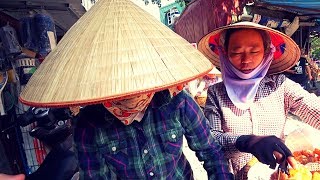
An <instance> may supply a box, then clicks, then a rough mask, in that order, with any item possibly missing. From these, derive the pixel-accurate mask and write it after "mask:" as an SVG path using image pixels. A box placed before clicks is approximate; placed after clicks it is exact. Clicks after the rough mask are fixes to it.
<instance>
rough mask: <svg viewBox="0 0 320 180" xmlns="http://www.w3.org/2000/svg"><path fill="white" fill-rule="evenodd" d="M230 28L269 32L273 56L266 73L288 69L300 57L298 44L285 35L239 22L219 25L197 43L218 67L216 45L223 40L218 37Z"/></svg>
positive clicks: (259, 26)
mask: <svg viewBox="0 0 320 180" xmlns="http://www.w3.org/2000/svg"><path fill="white" fill-rule="evenodd" d="M231 28H251V29H260V30H264V31H266V32H268V33H269V35H270V39H271V43H272V44H273V45H274V46H275V48H276V50H275V52H274V58H273V61H272V63H271V65H270V68H269V70H268V72H267V74H276V73H281V72H284V71H285V70H287V69H290V68H291V67H292V66H294V64H295V63H296V62H297V61H298V60H299V58H300V49H299V47H298V45H297V44H296V43H295V42H294V41H293V40H292V39H291V38H290V37H289V36H287V35H285V34H283V33H281V32H279V31H277V30H274V29H271V28H268V27H266V26H262V25H259V24H256V23H253V22H239V23H235V24H231V25H228V26H223V27H220V28H218V29H216V30H214V31H213V32H211V33H209V34H207V35H205V36H204V37H203V38H202V39H201V40H200V42H199V44H198V49H199V50H200V51H201V52H202V53H203V54H204V55H205V56H206V57H207V58H209V60H210V61H211V62H212V64H213V65H215V66H217V67H220V58H219V50H218V47H219V46H222V47H223V44H222V43H223V42H224V40H223V39H222V38H221V37H220V35H221V34H223V33H224V32H225V30H227V29H231ZM217 42H218V43H217Z"/></svg>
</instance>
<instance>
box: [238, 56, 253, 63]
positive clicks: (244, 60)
mask: <svg viewBox="0 0 320 180" xmlns="http://www.w3.org/2000/svg"><path fill="white" fill-rule="evenodd" d="M250 62H252V56H251V55H250V54H249V53H243V55H242V58H241V63H242V64H248V63H250Z"/></svg>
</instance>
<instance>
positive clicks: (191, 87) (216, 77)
mask: <svg viewBox="0 0 320 180" xmlns="http://www.w3.org/2000/svg"><path fill="white" fill-rule="evenodd" d="M220 81H221V73H220V71H218V70H217V69H215V68H214V69H213V70H211V71H210V72H209V73H208V74H206V75H205V76H203V77H201V78H198V79H196V80H193V81H190V82H189V83H188V85H187V86H185V90H186V91H187V92H189V93H190V94H191V96H192V97H194V99H195V100H196V102H197V103H198V104H199V106H200V107H201V108H204V106H205V103H206V99H207V90H208V88H209V86H211V85H213V84H215V83H218V82H220Z"/></svg>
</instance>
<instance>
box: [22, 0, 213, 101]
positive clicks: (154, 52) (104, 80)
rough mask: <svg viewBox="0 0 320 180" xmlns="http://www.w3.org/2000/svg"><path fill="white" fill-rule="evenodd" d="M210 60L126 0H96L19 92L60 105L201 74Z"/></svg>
mask: <svg viewBox="0 0 320 180" xmlns="http://www.w3.org/2000/svg"><path fill="white" fill-rule="evenodd" d="M212 67H213V66H212V64H211V63H210V61H209V60H208V59H206V58H205V56H204V55H202V53H200V52H199V51H198V50H196V49H195V48H194V47H193V46H192V45H191V44H190V43H188V42H187V41H186V40H184V39H183V38H182V37H180V36H179V35H177V34H176V33H174V32H173V31H172V30H171V29H169V28H168V27H166V26H165V25H163V24H162V23H161V22H159V21H158V20H156V19H155V18H154V17H153V16H151V15H150V14H148V13H147V12H145V11H144V10H142V9H141V8H139V7H138V6H136V5H135V4H134V3H132V2H131V1H129V0H100V1H98V2H97V3H96V4H95V5H94V6H93V7H92V8H91V9H90V10H89V11H88V12H87V13H86V14H84V15H83V16H82V17H81V18H80V19H79V20H78V21H77V22H76V23H75V24H74V25H73V26H72V27H71V28H70V30H69V31H68V32H67V33H66V34H65V36H64V37H63V38H62V39H61V41H60V42H59V44H58V45H57V47H56V48H55V49H54V50H53V51H52V52H51V53H50V54H49V55H48V56H47V57H46V59H45V60H44V62H43V63H42V64H41V65H40V66H39V68H38V69H37V71H36V72H35V73H34V75H33V76H32V77H31V79H30V80H29V82H28V83H27V85H26V87H25V89H24V90H23V91H22V93H21V94H20V100H21V101H22V103H24V104H27V105H29V106H36V107H61V106H73V105H85V104H93V103H100V102H103V101H105V100H110V99H118V98H123V97H126V96H130V95H136V94H141V93H147V92H152V91H160V90H163V89H166V88H168V87H172V86H174V85H177V84H181V83H185V82H188V81H191V80H193V79H195V78H197V77H200V76H204V75H205V74H207V73H208V72H209V71H210V70H211V69H212Z"/></svg>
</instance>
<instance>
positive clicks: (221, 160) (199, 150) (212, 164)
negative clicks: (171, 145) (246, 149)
mask: <svg viewBox="0 0 320 180" xmlns="http://www.w3.org/2000/svg"><path fill="white" fill-rule="evenodd" d="M182 102H184V106H183V107H184V108H183V111H184V112H182V113H183V114H184V118H183V122H182V124H183V126H184V128H185V131H186V132H185V136H186V139H187V141H188V145H189V147H190V149H191V150H193V151H195V152H196V156H197V157H198V159H199V161H204V165H203V166H204V168H205V169H206V171H207V173H208V177H209V179H233V175H232V174H231V173H230V172H229V169H228V163H227V161H226V159H225V157H224V154H223V151H222V149H221V146H220V145H219V143H218V142H217V141H216V140H215V139H214V137H213V136H212V135H211V133H210V128H209V124H208V121H207V119H206V118H205V116H204V114H203V112H202V111H201V109H200V107H199V106H198V104H196V102H195V101H194V100H193V99H192V98H191V97H190V96H188V95H185V99H184V101H182Z"/></svg>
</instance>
